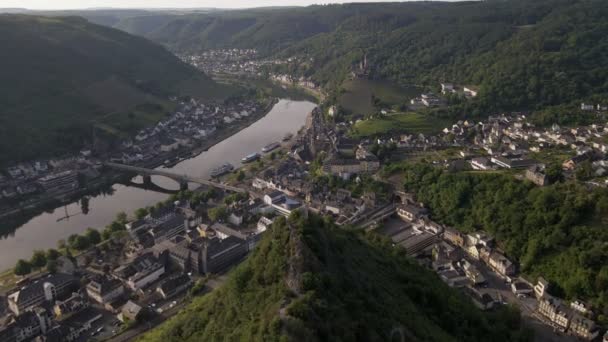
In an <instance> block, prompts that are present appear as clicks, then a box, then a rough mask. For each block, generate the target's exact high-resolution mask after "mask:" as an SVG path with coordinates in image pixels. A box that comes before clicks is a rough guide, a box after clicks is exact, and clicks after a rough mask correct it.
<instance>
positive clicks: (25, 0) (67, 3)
mask: <svg viewBox="0 0 608 342" xmlns="http://www.w3.org/2000/svg"><path fill="white" fill-rule="evenodd" d="M385 1H386V0H350V1H340V0H317V1H315V0H0V8H28V9H83V8H99V7H104V8H105V7H113V8H196V7H216V8H250V7H263V6H307V5H311V4H326V3H344V2H385ZM406 1H407V0H406ZM447 1H453V0H447Z"/></svg>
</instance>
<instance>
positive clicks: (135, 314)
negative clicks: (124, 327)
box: [118, 300, 144, 322]
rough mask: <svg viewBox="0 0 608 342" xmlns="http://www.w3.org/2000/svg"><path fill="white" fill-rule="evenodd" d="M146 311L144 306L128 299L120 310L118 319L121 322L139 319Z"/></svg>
mask: <svg viewBox="0 0 608 342" xmlns="http://www.w3.org/2000/svg"><path fill="white" fill-rule="evenodd" d="M143 312H144V308H143V307H142V306H141V305H139V304H137V303H135V302H134V301H131V300H130V301H128V302H127V303H126V304H125V305H124V306H123V307H122V309H121V310H120V314H118V319H119V320H120V321H121V322H126V321H131V322H134V321H137V320H138V319H139V318H140V317H141V315H142V314H143Z"/></svg>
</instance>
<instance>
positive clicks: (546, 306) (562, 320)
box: [538, 294, 571, 331]
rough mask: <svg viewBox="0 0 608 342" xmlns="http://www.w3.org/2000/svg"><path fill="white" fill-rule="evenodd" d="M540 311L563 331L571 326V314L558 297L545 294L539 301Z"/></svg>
mask: <svg viewBox="0 0 608 342" xmlns="http://www.w3.org/2000/svg"><path fill="white" fill-rule="evenodd" d="M538 312H539V313H540V314H542V315H543V316H545V317H547V318H548V319H549V320H550V321H551V322H552V323H553V324H554V325H555V326H556V327H557V328H558V329H560V330H561V331H566V330H567V329H568V327H569V326H570V318H571V315H570V313H569V312H568V311H567V310H566V308H565V307H564V306H563V304H562V302H561V301H560V300H559V299H557V298H554V297H552V296H549V295H546V294H545V295H544V296H543V297H542V298H541V299H539V301H538Z"/></svg>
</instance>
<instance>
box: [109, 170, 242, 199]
mask: <svg viewBox="0 0 608 342" xmlns="http://www.w3.org/2000/svg"><path fill="white" fill-rule="evenodd" d="M104 165H105V166H106V167H109V168H111V169H114V170H118V171H124V172H131V173H136V174H138V175H140V176H142V177H143V178H144V184H148V183H150V182H151V177H152V176H163V177H167V178H170V179H173V180H174V181H176V182H178V183H179V185H180V189H181V190H186V189H188V183H196V184H202V185H207V186H211V187H214V188H217V189H222V190H225V191H232V192H240V193H245V192H247V191H246V190H244V189H241V188H238V187H235V186H230V185H226V184H221V183H217V182H213V181H210V180H207V179H203V178H200V177H192V176H188V175H181V174H177V173H173V172H169V171H163V170H154V169H147V168H144V167H138V166H131V165H125V164H118V163H104Z"/></svg>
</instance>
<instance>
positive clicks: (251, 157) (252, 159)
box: [241, 152, 261, 163]
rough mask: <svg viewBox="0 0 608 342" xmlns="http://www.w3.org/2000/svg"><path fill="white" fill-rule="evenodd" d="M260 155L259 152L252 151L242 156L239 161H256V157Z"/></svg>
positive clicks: (258, 157)
mask: <svg viewBox="0 0 608 342" xmlns="http://www.w3.org/2000/svg"><path fill="white" fill-rule="evenodd" d="M260 157H261V155H260V154H259V153H257V152H256V153H252V154H250V155H248V156H245V157H243V159H241V162H243V163H251V162H252V161H256V160H258V159H260Z"/></svg>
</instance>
